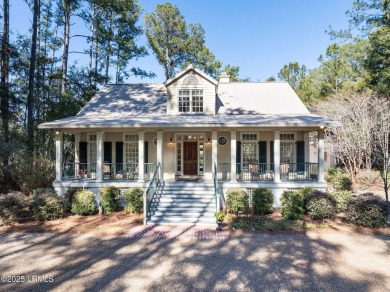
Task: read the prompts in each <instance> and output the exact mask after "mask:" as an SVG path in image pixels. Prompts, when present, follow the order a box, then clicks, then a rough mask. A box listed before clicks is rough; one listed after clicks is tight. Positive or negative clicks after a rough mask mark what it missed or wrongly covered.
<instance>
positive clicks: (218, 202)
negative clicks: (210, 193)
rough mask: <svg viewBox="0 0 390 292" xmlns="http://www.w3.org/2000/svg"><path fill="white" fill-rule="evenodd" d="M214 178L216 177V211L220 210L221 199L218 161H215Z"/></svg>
mask: <svg viewBox="0 0 390 292" xmlns="http://www.w3.org/2000/svg"><path fill="white" fill-rule="evenodd" d="M213 179H214V196H215V207H216V212H219V209H220V199H219V188H218V172H217V164H216V163H214V171H213Z"/></svg>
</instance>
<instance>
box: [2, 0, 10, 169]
mask: <svg viewBox="0 0 390 292" xmlns="http://www.w3.org/2000/svg"><path fill="white" fill-rule="evenodd" d="M3 12H4V16H3V17H4V27H3V37H2V47H1V78H0V79H1V80H0V82H1V105H0V108H1V122H2V124H3V136H4V144H5V145H6V147H7V146H8V144H9V138H10V137H9V136H10V135H9V115H10V113H9V88H8V82H9V53H10V50H11V48H10V47H9V0H4V2H3ZM7 148H8V147H7ZM1 158H2V162H3V166H8V163H9V152H8V151H4V153H3V155H2V157H1Z"/></svg>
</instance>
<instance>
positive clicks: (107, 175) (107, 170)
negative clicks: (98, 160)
mask: <svg viewBox="0 0 390 292" xmlns="http://www.w3.org/2000/svg"><path fill="white" fill-rule="evenodd" d="M112 176H113V173H112V170H111V166H110V164H108V163H107V164H103V179H111V178H112Z"/></svg>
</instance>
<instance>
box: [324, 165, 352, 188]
mask: <svg viewBox="0 0 390 292" xmlns="http://www.w3.org/2000/svg"><path fill="white" fill-rule="evenodd" d="M328 174H329V176H328V182H329V183H331V184H332V186H333V187H334V189H335V190H336V191H350V190H351V188H352V181H351V180H350V179H349V178H348V177H346V175H345V171H344V170H343V169H341V168H333V169H330V170H329V171H328Z"/></svg>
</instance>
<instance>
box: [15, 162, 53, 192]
mask: <svg viewBox="0 0 390 292" xmlns="http://www.w3.org/2000/svg"><path fill="white" fill-rule="evenodd" d="M12 175H13V176H14V177H15V181H16V183H17V184H18V187H19V188H20V190H21V191H22V192H23V193H25V194H29V193H31V192H32V190H35V189H38V188H47V187H50V186H51V185H52V183H53V180H54V179H55V162H54V161H52V160H50V159H48V158H44V157H38V158H36V159H34V160H32V158H30V157H25V158H22V159H20V161H19V162H18V163H17V164H16V165H14V168H13V171H12Z"/></svg>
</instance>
